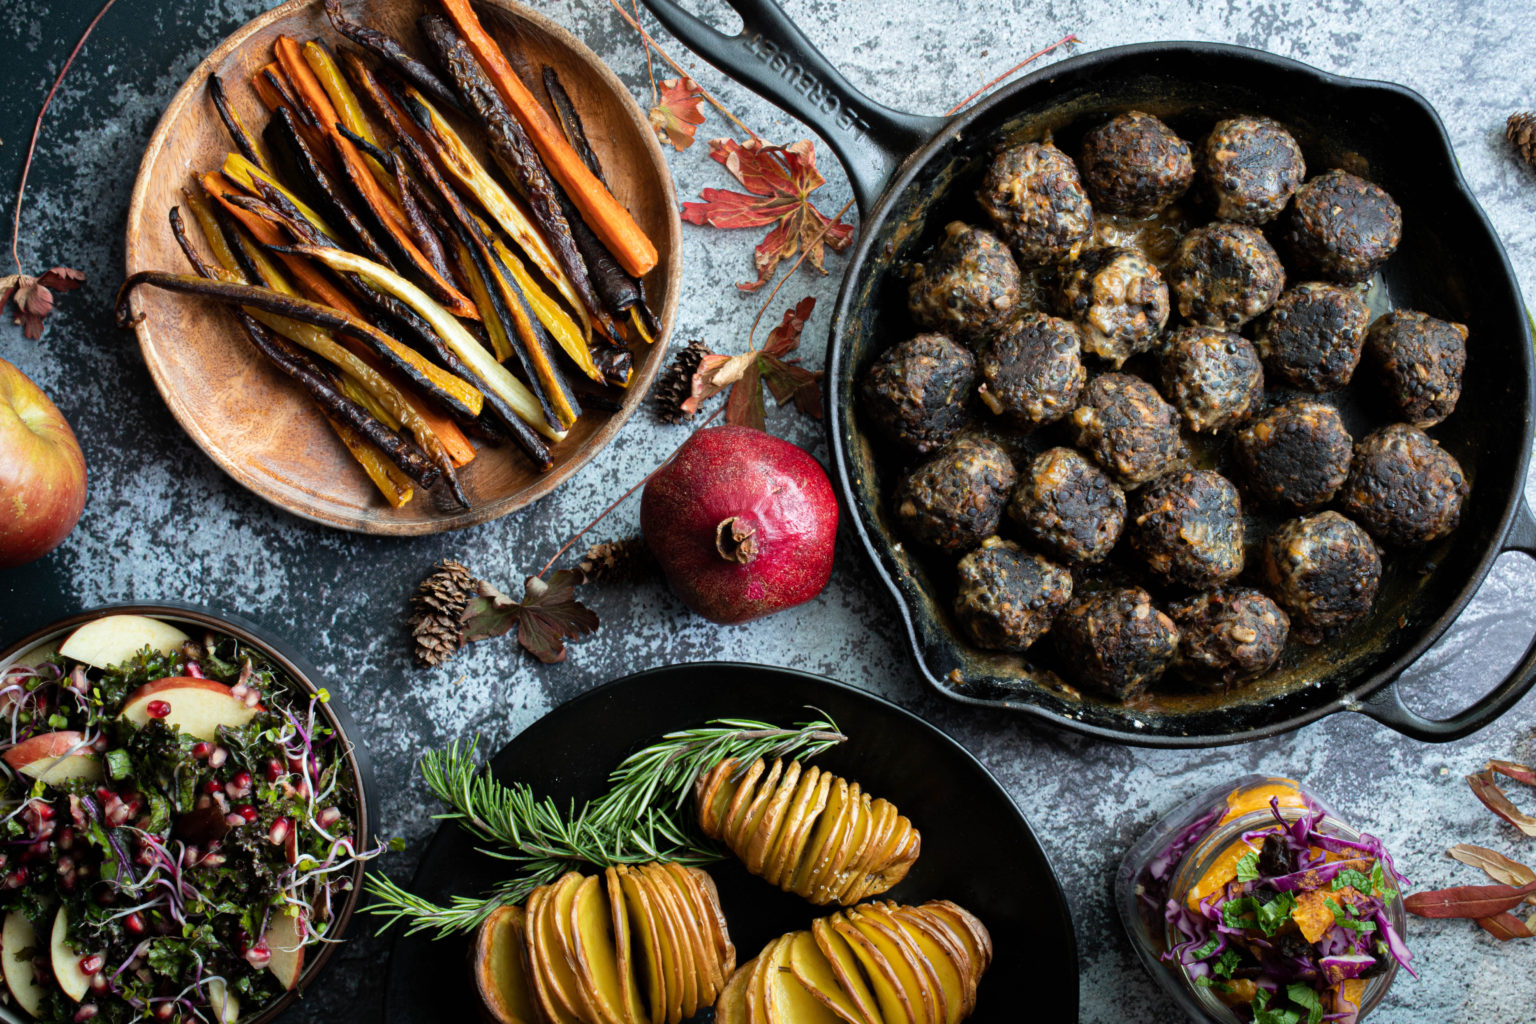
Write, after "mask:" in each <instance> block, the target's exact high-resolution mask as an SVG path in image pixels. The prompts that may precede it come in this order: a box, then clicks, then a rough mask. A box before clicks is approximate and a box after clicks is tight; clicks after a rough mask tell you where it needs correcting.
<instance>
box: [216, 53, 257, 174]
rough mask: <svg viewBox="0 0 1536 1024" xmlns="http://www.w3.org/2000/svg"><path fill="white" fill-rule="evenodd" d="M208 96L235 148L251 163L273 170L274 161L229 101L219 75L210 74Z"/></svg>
mask: <svg viewBox="0 0 1536 1024" xmlns="http://www.w3.org/2000/svg"><path fill="white" fill-rule="evenodd" d="M208 96H209V98H210V99H212V100H213V109H215V110H217V111H218V112H219V120H221V121H223V122H224V128H225V130H226V131H228V132H229V137H230V140H231V141H232V142H234V144H235V148H236V149H238V150H240V152H241V153H242V154H243V155H244V156H245V158H246V159H248V160H249V161H250V162H251V163H253V164H255V165H256V166H258V167H260V168H261V169H262V170H264V171H269V172H270V171H271V170H272V161H271V160H270V159H268V157H267V154H266V153H265V152H263V151H262V148H261V143H260V142H259V141H258V140H257V138H256V136H254V135H252V134H251V132H250V130H249V129H248V128H246V127H245V122H244V121H242V120H240V112H239V111H238V110H236V109H235V108H234V106H233V105H232V104H231V103H230V102H229V96H228V95H227V94H226V93H225V92H224V82H223V80H222V79H221V78H219V76H218V75H209V76H208Z"/></svg>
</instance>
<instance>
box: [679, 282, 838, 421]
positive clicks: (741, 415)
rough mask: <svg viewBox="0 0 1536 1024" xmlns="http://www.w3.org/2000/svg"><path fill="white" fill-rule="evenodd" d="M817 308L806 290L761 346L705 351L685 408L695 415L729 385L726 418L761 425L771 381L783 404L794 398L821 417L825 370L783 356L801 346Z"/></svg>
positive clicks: (776, 397) (809, 412)
mask: <svg viewBox="0 0 1536 1024" xmlns="http://www.w3.org/2000/svg"><path fill="white" fill-rule="evenodd" d="M815 308H816V300H815V299H814V298H811V297H810V296H807V297H806V298H804V299H801V300H800V302H799V303H797V304H796V305H794V306H791V307H790V308H789V309H786V310H785V311H784V319H783V321H782V322H780V323H779V325H778V326H777V327H775V328H774V329H773V330H772V331H770V332H769V333H768V342H767V344H766V345H764V346H763V347H762V348H761V349H750V350H748V351H746V352H743V353H741V354H740V355H734V356H723V355H719V354H717V353H713V352H711V353H708V354H706V355H705V356H704V357H703V358H702V359H700V360H699V368H698V369H697V370H696V371H694V375H693V390H692V393H691V394H690V395H689V396H688V398H687V399H686V400H685V401H684V402H683V403H682V409H683V411H684V412H686V413H688V415H690V416H692V415H693V414H695V413H697V412H698V411H699V407H700V406H701V405H703V403H704V402H707V401H708V400H709V399H711V398H713V397H715V396H716V395H718V394H719V393H720V392H722V391H724V390H725V389H726V388H730V389H731V393H730V394H729V395H728V396H727V397H726V400H725V421H726V422H727V423H733V424H736V425H737V426H746V427H755V428H756V429H758V430H762V429H763V428H764V427H765V426H766V424H767V415H766V410H765V407H764V401H763V385H764V384H767V386H768V390H769V391H770V392H772V394H773V397H774V400H775V401H776V402H778V404H779V405H784V404H785V403H786V402H789V401H791V400H793V401H794V403H795V408H797V409H799V410H800V411H801V412H803V413H806V414H807V415H809V416H811V417H813V418H815V419H820V418H821V374H819V373H816V372H814V371H811V370H807V369H806V368H805V367H803V366H799V365H797V364H795V363H793V362H790V361H788V360H786V359H785V358H784V357H785V356H787V355H789V354H790V353H792V352H794V351H795V349H797V348H799V347H800V334H801V332H802V331H803V330H804V329H805V322H806V321H807V320H808V319H810V316H811V312H812V310H814V309H815Z"/></svg>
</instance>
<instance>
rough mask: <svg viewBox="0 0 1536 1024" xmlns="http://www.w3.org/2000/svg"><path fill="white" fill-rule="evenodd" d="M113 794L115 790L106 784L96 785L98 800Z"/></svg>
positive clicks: (103, 799)
mask: <svg viewBox="0 0 1536 1024" xmlns="http://www.w3.org/2000/svg"><path fill="white" fill-rule="evenodd" d="M113 795H114V794H113V792H112V791H111V790H110V789H108V788H107V787H106V786H97V787H96V799H97V800H102V801H105V800H106V799H107V798H108V797H110V796H113Z"/></svg>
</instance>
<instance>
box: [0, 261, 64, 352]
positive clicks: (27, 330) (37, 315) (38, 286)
mask: <svg viewBox="0 0 1536 1024" xmlns="http://www.w3.org/2000/svg"><path fill="white" fill-rule="evenodd" d="M84 282H85V275H84V274H82V273H80V271H78V270H75V269H73V268H72V267H54V268H53V269H52V270H46V271H44V272H43V273H42V274H40V275H39V276H37V277H32V276H31V275H30V274H12V275H11V276H9V277H0V309H4V308H5V304H6V303H7V302H10V301H11V300H12V299H13V298H14V299H15V300H16V320H15V322H16V323H17V324H20V325H21V329H22V332H23V333H24V334H25V335H26V336H27V337H28V338H31V339H32V340H33V341H36V340H37V339H38V338H41V337H42V336H43V321H44V320H46V319H48V314H49V313H52V312H53V293H54V292H69V291H74V290H75V289H76V288H79V287H80V285H81V284H83V283H84Z"/></svg>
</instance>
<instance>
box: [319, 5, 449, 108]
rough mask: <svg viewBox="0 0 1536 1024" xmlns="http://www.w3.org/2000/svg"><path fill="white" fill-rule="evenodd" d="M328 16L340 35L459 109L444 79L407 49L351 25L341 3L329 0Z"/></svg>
mask: <svg viewBox="0 0 1536 1024" xmlns="http://www.w3.org/2000/svg"><path fill="white" fill-rule="evenodd" d="M325 13H326V14H327V15H328V16H329V17H330V19H331V24H332V25H333V26H335V28H336V31H337V32H340V33H341V34H342V35H344V36H346V37H347V38H348V39H350V40H352V41H353V42H354V43H356V44H357V45H358V46H361V47H362V48H363V49H365V50H371V51H372V52H373V53H374V55H375V56H377V57H379V58H380V59H381V60H383V61H384V62H385V63H386V64H388V65H389V66H390V67H392V68H394V69H395V70H396V71H398V72H399V73H400V74H401V75H402V76H404V77H405V79H406V80H407V81H409V82H411V83H413V84H414V85H415V86H416V88H418V89H420V90H421V91H422V92H424V93H426V94H427V95H429V96H431V97H432V98H433V99H435V100H437V101H438V102H439V103H442V104H443V105H445V106H447V107H451V108H452V109H454V110H458V109H459V103H458V100H457V99H455V98H454V95H453V90H452V89H450V88H448V86H446V85H444V84H443V81H442V79H440V78H438V77H437V75H436V74H435V73H434V72H433V71H432V69H431V68H429V67H427V66H426V65H425V64H423V63H422V62H421V61H419V60H417V59H416V58H415V57H413V56H411V55H410V54H409V53H408V52H406V49H405V47H403V46H401V45H400V44H399V43H398V42H396V41H395V40H394V39H392V38H390V37H389V36H387V35H385V34H384V33H383V32H380V31H378V30H377V29H373V28H369V27H368V26H367V25H359V24H357V23H356V22H353V21H348V20H347V18H346V16H345V15H343V14H342V13H341V4H340V3H338V2H337V0H325Z"/></svg>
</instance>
